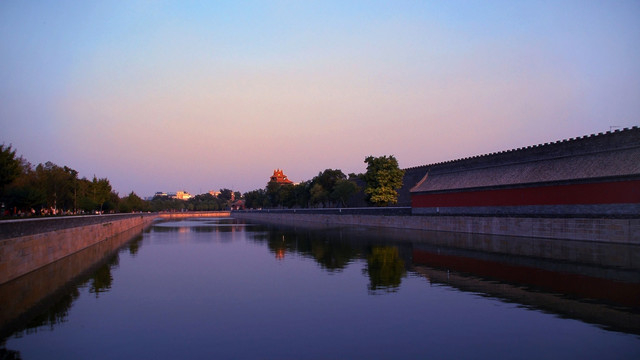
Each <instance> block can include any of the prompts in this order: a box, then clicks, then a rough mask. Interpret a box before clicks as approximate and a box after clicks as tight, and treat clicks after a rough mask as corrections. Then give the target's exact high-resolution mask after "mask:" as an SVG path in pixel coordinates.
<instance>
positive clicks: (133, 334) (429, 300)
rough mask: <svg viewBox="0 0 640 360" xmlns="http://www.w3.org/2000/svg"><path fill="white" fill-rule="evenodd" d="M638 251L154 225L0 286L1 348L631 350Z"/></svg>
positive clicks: (327, 353)
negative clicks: (130, 239) (132, 237)
mask: <svg viewBox="0 0 640 360" xmlns="http://www.w3.org/2000/svg"><path fill="white" fill-rule="evenodd" d="M108 246H112V248H109V247H108ZM543 253H544V254H547V255H548V256H547V258H542V257H540V256H538V255H540V254H543ZM639 261H640V250H639V249H638V247H634V246H622V245H620V246H610V245H603V244H590V243H579V242H573V243H562V242H555V243H554V242H544V241H540V240H534V239H517V238H499V237H477V236H472V235H461V234H447V233H431V232H421V231H402V230H393V229H377V228H365V227H349V228H336V227H318V228H308V227H297V228H294V227H278V226H269V225H261V224H254V223H251V222H248V221H243V220H237V219H230V218H226V219H188V220H183V221H170V222H161V223H156V224H155V225H154V226H153V227H151V228H150V229H148V230H147V231H144V232H143V233H141V234H139V235H138V236H136V237H135V238H134V239H133V240H132V241H128V242H122V243H118V242H116V241H115V240H114V242H113V243H112V244H108V243H105V244H103V247H100V248H95V249H88V250H87V251H85V252H82V253H78V254H76V255H74V256H70V257H68V258H66V259H64V260H62V261H60V262H58V263H56V264H54V265H53V266H52V267H50V268H48V269H42V270H41V271H38V272H35V273H33V274H29V275H27V276H24V277H22V278H20V279H18V280H17V281H14V282H12V283H9V284H5V285H3V286H0V299H1V300H2V302H1V303H0V304H2V305H3V308H4V309H3V310H1V311H0V312H1V314H0V320H1V322H0V330H2V332H0V336H1V339H2V343H0V358H3V356H4V358H9V359H18V358H21V359H51V358H56V359H114V358H120V359H122V358H127V359H176V358H180V359H400V358H406V359H408V358H411V359H415V358H433V359H445V358H446V359H484V358H501V359H508V358H511V359H541V358H546V359H548V358H556V359H557V358H562V359H573V358H579V359H605V358H606V359H640V268H639V267H640V264H638V262H639ZM87 264H88V265H87ZM83 266H84V267H85V270H83V269H81V268H82V267H83ZM86 268H88V270H86ZM52 284H53V285H52ZM56 284H57V285H56ZM47 285H50V286H47Z"/></svg>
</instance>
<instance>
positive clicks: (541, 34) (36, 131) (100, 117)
mask: <svg viewBox="0 0 640 360" xmlns="http://www.w3.org/2000/svg"><path fill="white" fill-rule="evenodd" d="M639 18H640V3H638V2H637V1H619V2H610V1H601V2H600V1H593V2H592V1H575V2H574V1H559V2H556V1H551V2H540V1H532V2H527V1H524V2H511V1H504V2H502V1H495V2H480V3H477V4H472V3H470V2H466V1H462V2H455V1H454V2H429V1H426V2H414V1H406V2H405V1H398V2H395V1H394V2H388V3H387V2H357V1H356V2H349V1H347V2H342V1H340V2H330V1H326V2H296V1H293V2H289V1H274V2H229V3H218V2H212V3H211V4H209V2H204V5H203V3H200V2H158V3H156V2H147V1H139V2H122V3H119V2H117V3H110V2H99V3H98V4H84V3H83V2H79V3H76V2H57V1H55V2H54V1H52V2H50V3H48V2H38V3H29V2H21V1H5V2H2V3H1V4H0V79H1V80H0V121H1V123H0V124H1V131H0V143H6V144H13V146H14V148H15V149H17V151H18V153H19V154H21V155H23V156H24V157H25V158H26V159H28V160H29V161H31V162H32V163H36V164H37V163H40V162H45V161H52V162H54V163H57V164H60V165H67V166H69V167H71V168H74V169H76V170H78V171H79V172H80V176H86V177H92V176H93V174H96V175H97V176H99V177H108V178H109V180H110V181H111V183H112V185H113V186H114V189H115V190H116V191H118V192H119V193H120V194H121V195H124V194H127V193H129V192H130V191H135V192H136V193H138V194H140V195H141V196H148V195H152V194H153V193H154V192H156V191H176V190H179V189H185V190H188V191H189V192H191V193H201V192H206V191H208V190H211V189H219V188H232V189H234V190H238V191H242V192H245V191H249V190H253V189H257V188H262V187H264V186H265V184H266V182H267V180H268V177H269V176H270V175H271V172H272V171H273V169H275V168H281V169H284V170H285V173H286V174H287V175H288V177H289V178H290V179H292V180H294V181H301V180H309V179H311V178H312V177H313V176H315V175H317V173H318V172H319V171H322V170H324V169H326V168H334V169H335V168H338V169H342V170H343V172H345V173H351V172H355V173H359V172H363V171H364V170H365V164H364V162H363V161H364V158H365V157H366V156H368V155H375V156H378V155H395V156H396V158H397V159H398V161H399V162H400V165H401V167H410V166H418V165H423V164H428V163H432V162H438V161H445V160H452V159H455V158H459V157H464V156H471V155H477V154H482V153H487V152H492V151H499V150H506V149H510V148H513V147H520V146H526V145H532V144H537V143H544V142H548V141H555V140H559V139H563V138H568V137H576V136H582V135H586V134H590V133H598V132H603V131H608V130H609V129H610V127H611V126H620V127H631V126H637V125H640V120H639V117H638V114H639V113H640V67H639V66H638V64H640V47H638V46H637V42H638V39H640V22H639V21H638V19H639Z"/></svg>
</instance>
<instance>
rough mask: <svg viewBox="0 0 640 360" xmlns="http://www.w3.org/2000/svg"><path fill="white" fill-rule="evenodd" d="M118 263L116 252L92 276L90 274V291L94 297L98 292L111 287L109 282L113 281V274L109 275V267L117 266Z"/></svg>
mask: <svg viewBox="0 0 640 360" xmlns="http://www.w3.org/2000/svg"><path fill="white" fill-rule="evenodd" d="M119 264H120V257H119V256H118V254H116V255H114V256H113V257H112V258H111V259H109V261H108V262H107V263H106V264H104V265H102V266H100V267H99V268H98V270H96V272H95V273H93V276H91V280H92V281H91V287H90V288H89V292H90V293H95V294H96V298H97V297H99V294H100V293H103V292H107V291H109V289H111V283H113V276H111V268H112V267H117V266H118V265H119Z"/></svg>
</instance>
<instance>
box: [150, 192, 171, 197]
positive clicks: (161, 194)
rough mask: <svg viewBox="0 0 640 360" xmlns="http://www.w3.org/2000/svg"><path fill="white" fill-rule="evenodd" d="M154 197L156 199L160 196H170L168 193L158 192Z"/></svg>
mask: <svg viewBox="0 0 640 360" xmlns="http://www.w3.org/2000/svg"><path fill="white" fill-rule="evenodd" d="M153 196H154V197H155V196H159V197H166V196H168V195H167V193H166V192H162V191H158V192H157V193H155V195H153Z"/></svg>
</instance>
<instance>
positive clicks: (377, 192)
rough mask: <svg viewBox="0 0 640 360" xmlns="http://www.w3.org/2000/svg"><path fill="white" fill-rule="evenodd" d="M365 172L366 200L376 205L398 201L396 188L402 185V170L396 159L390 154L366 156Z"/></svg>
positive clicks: (385, 204)
mask: <svg viewBox="0 0 640 360" xmlns="http://www.w3.org/2000/svg"><path fill="white" fill-rule="evenodd" d="M364 162H365V163H367V172H366V173H365V174H364V177H363V178H364V181H365V183H366V184H367V185H366V186H365V189H364V193H365V195H366V196H367V200H368V201H369V202H370V203H372V204H375V205H377V206H387V205H389V204H395V203H397V202H398V189H400V188H401V187H402V178H403V177H404V170H401V169H400V168H399V167H398V161H397V160H396V158H395V157H394V156H393V155H391V156H388V157H387V156H386V155H385V156H380V157H373V156H368V157H367V158H366V159H365V160H364Z"/></svg>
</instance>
